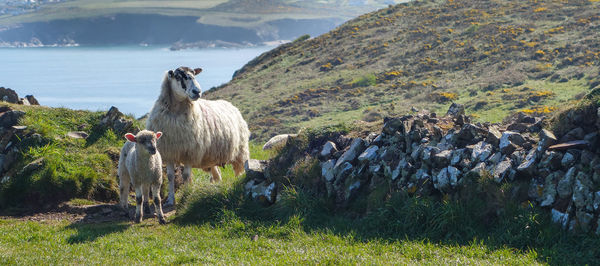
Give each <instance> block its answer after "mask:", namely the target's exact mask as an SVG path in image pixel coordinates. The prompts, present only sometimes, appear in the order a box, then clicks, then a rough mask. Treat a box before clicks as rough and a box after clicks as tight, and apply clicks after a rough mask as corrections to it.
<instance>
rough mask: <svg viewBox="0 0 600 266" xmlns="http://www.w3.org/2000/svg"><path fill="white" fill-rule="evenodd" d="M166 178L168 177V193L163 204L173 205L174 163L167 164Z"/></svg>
mask: <svg viewBox="0 0 600 266" xmlns="http://www.w3.org/2000/svg"><path fill="white" fill-rule="evenodd" d="M167 178H168V179H169V195H168V196H167V201H166V202H165V206H173V205H175V164H172V163H169V164H167Z"/></svg>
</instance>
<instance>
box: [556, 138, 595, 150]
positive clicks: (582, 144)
mask: <svg viewBox="0 0 600 266" xmlns="http://www.w3.org/2000/svg"><path fill="white" fill-rule="evenodd" d="M588 146H589V143H588V142H587V141H585V140H575V141H569V142H565V143H560V144H556V145H552V146H550V147H548V150H549V151H564V150H570V149H585V148H587V147H588Z"/></svg>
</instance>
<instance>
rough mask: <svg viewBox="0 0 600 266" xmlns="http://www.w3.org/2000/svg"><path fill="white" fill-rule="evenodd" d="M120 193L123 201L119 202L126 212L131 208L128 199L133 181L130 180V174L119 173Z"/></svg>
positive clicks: (125, 172)
mask: <svg viewBox="0 0 600 266" xmlns="http://www.w3.org/2000/svg"><path fill="white" fill-rule="evenodd" d="M119 172H121V173H119V193H120V195H119V196H120V198H121V200H120V201H119V206H120V207H121V208H123V210H124V211H125V212H127V209H128V207H129V204H128V199H129V186H130V185H131V180H130V179H129V173H127V171H119Z"/></svg>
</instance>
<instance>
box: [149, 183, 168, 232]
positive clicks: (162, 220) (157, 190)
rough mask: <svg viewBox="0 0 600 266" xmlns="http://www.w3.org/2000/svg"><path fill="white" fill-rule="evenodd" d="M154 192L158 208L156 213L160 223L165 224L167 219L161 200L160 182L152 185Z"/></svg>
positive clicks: (155, 203) (155, 205)
mask: <svg viewBox="0 0 600 266" xmlns="http://www.w3.org/2000/svg"><path fill="white" fill-rule="evenodd" d="M152 193H153V194H154V208H155V210H156V215H157V216H158V222H159V223H160V224H165V223H167V222H166V221H165V215H164V214H163V210H162V205H161V202H160V184H154V185H152Z"/></svg>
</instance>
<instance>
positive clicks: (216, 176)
mask: <svg viewBox="0 0 600 266" xmlns="http://www.w3.org/2000/svg"><path fill="white" fill-rule="evenodd" d="M210 173H211V175H212V177H211V178H210V182H211V183H216V182H221V170H219V167H218V166H213V167H212V168H210Z"/></svg>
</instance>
